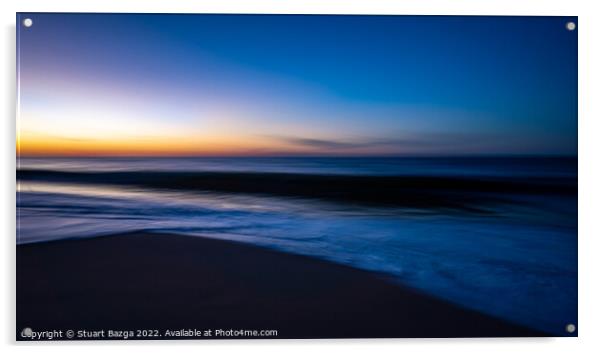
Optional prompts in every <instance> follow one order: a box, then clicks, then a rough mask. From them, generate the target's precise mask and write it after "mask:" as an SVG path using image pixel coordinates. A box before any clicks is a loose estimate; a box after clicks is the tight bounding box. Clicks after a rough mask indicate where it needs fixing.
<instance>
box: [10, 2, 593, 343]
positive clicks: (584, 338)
mask: <svg viewBox="0 0 602 354" xmlns="http://www.w3.org/2000/svg"><path fill="white" fill-rule="evenodd" d="M0 6H1V7H2V11H1V12H0V16H1V18H2V31H3V36H2V40H3V46H2V66H1V68H2V75H1V76H0V77H2V78H3V84H2V95H1V96H0V97H1V99H2V107H4V117H3V118H4V119H3V120H2V133H3V134H4V135H3V137H2V143H1V146H2V154H0V161H1V163H2V167H3V169H2V176H1V178H2V183H1V184H0V185H1V187H2V188H1V193H2V198H1V200H2V204H1V206H0V208H1V210H0V217H1V218H2V219H1V220H2V225H3V226H4V228H3V230H4V233H3V234H2V235H1V237H2V242H1V243H0V244H1V245H2V246H1V247H2V254H0V257H1V258H2V263H1V264H2V266H3V267H2V273H1V274H2V285H3V286H2V287H1V288H2V291H1V292H0V296H1V297H2V301H1V304H2V306H3V307H4V308H3V311H2V312H1V313H2V314H3V318H2V320H1V321H0V337H1V338H2V340H1V343H2V345H3V346H5V347H7V348H3V349H7V350H8V351H9V352H13V351H15V352H16V351H18V352H21V351H27V352H29V351H41V352H44V353H65V352H67V353H71V352H74V353H79V352H81V351H82V350H86V351H90V352H91V353H95V352H98V353H100V352H104V351H105V350H106V349H111V350H112V351H113V350H117V351H118V352H121V351H123V352H126V351H131V350H132V349H134V348H133V347H132V346H145V348H144V350H145V351H147V352H149V353H155V352H163V351H167V350H177V351H183V352H188V351H190V352H193V351H194V352H195V353H198V352H199V351H203V352H204V351H207V350H216V349H217V350H219V351H224V350H225V351H227V352H228V351H232V352H234V351H236V352H238V351H245V352H250V353H266V352H267V353H269V352H274V353H281V352H282V351H284V350H286V351H287V352H289V353H291V354H292V353H302V352H303V353H304V352H306V351H309V350H329V351H330V350H344V351H345V352H351V353H361V352H364V351H366V350H378V351H379V352H380V351H382V352H391V353H393V352H395V353H399V352H400V351H406V352H408V353H428V352H443V351H445V352H448V353H463V354H466V353H483V352H486V353H504V354H507V353H509V352H511V351H517V350H522V351H526V350H528V351H529V352H530V353H563V354H564V353H569V352H571V353H573V352H581V351H586V350H591V349H593V348H594V347H595V345H596V344H598V343H599V342H600V337H601V335H600V334H599V333H598V332H599V331H600V329H601V328H602V326H600V324H599V318H600V316H599V315H600V314H601V313H600V305H599V304H600V301H601V299H602V296H601V295H602V294H601V291H600V290H601V286H600V281H599V280H598V279H599V278H600V274H598V273H599V271H598V270H600V269H602V262H601V261H600V259H602V257H601V256H600V254H599V253H600V252H601V250H602V247H601V246H602V244H601V241H600V239H601V238H602V232H601V231H602V228H601V227H600V222H599V219H600V213H601V212H602V208H596V207H597V206H599V203H597V201H599V200H600V199H601V198H602V196H601V195H600V194H601V193H600V191H601V190H602V189H601V188H600V187H599V183H601V181H602V173H601V172H602V171H601V169H600V161H601V160H602V158H601V157H600V153H602V146H601V145H602V144H601V143H600V142H601V141H602V139H600V137H599V136H600V134H602V129H601V128H602V124H601V123H600V121H601V120H602V114H601V113H602V112H601V110H600V102H601V101H602V98H600V95H601V93H602V89H601V88H600V82H601V79H602V77H601V67H602V52H601V49H600V45H599V44H598V43H597V42H602V40H601V38H602V36H601V34H602V32H601V27H602V25H601V24H602V18H601V15H600V14H601V13H602V11H600V9H597V8H596V6H595V2H594V1H591V2H588V1H578V0H572V1H568V0H565V1H556V0H547V1H541V0H539V1H538V0H407V1H396V0H362V1H360V0H345V1H326V0H322V1H318V0H304V1H299V0H288V1H287V0H260V1H252V0H246V1H245V0H221V1H215V0H214V1H206V0H196V1H193V0H180V1H176V0H161V1H141V0H111V1H108V0H104V1H103V0H87V1H81V2H72V1H68V0H53V1H44V0H21V1H18V2H17V1H12V0H10V1H6V0H5V1H3V2H1V5H0ZM46 11H47V12H61V11H64V12H154V13H163V12H165V13H173V12H176V13H178V12H189V13H331V14H336V13H341V14H343V13H345V14H412V15H419V14H432V15H562V16H579V23H578V26H579V29H578V30H579V92H580V94H579V325H578V326H579V338H559V339H438V340H427V339H400V340H311V341H309V340H305V341H301V340H295V341H289V340H269V341H265V340H257V341H207V342H188V341H180V342H151V343H148V342H120V343H114V342H94V343H93V345H88V347H87V348H85V349H84V348H82V345H84V344H89V343H81V342H79V343H54V344H52V345H44V346H42V345H37V344H33V345H31V344H15V342H14V334H15V328H14V299H15V294H14V289H15V283H14V282H15V277H14V240H15V239H14V237H15V236H14V235H15V182H14V181H15V180H14V174H13V173H14V172H13V171H14V169H15V119H14V117H15V114H16V106H15V102H16V97H15V12H46ZM171 346H175V347H176V348H174V349H171V348H170V347H171Z"/></svg>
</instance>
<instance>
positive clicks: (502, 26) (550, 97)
mask: <svg viewBox="0 0 602 354" xmlns="http://www.w3.org/2000/svg"><path fill="white" fill-rule="evenodd" d="M24 18H31V19H32V20H33V26H32V27H30V28H25V27H23V26H18V27H19V28H18V47H19V52H18V57H19V90H20V91H19V93H20V99H21V106H20V112H21V116H20V128H19V129H20V130H19V134H18V138H19V139H18V140H19V144H20V147H21V151H22V152H23V153H24V154H28V153H29V154H44V153H47V154H49V155H52V154H58V155H61V154H80V155H86V154H101V155H102V154H107V155H113V154H115V155H122V154H126V155H127V154H134V155H145V154H148V155H157V154H160V155H474V154H529V155H533V154H535V155H538V154H544V155H547V154H563V155H566V154H576V152H577V30H575V31H568V30H567V29H566V23H567V22H568V21H573V22H576V18H570V17H451V16H317V15H312V16H302V15H286V16H270V15H125V14H113V15H111V14H19V15H18V23H20V22H21V20H22V19H24Z"/></svg>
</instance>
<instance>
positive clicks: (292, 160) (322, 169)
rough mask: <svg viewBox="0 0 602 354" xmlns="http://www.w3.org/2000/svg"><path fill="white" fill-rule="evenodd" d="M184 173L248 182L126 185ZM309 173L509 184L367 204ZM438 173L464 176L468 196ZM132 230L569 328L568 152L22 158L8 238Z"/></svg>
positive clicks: (572, 235) (573, 164)
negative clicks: (344, 273)
mask: <svg viewBox="0 0 602 354" xmlns="http://www.w3.org/2000/svg"><path fill="white" fill-rule="evenodd" d="M57 173H58V174H57ZM182 174H187V175H186V176H189V177H187V178H189V179H190V178H192V179H194V176H204V177H203V178H209V179H211V178H215V179H223V178H225V177H224V176H229V175H232V176H235V177H232V178H234V179H232V178H231V179H228V181H232V180H234V181H238V180H240V181H239V182H237V185H238V184H244V188H238V187H237V188H232V189H230V188H223V187H221V184H219V183H217V182H219V181H216V183H212V184H211V186H208V187H207V188H204V187H203V186H204V185H203V183H199V184H197V185H195V187H194V188H187V187H186V186H187V185H178V186H176V185H173V186H170V185H169V183H167V184H166V183H161V184H160V185H159V186H158V185H157V184H153V183H137V182H135V181H134V182H132V180H136V178H138V177H136V176H143V177H144V178H146V179H152V178H153V176H155V175H160V176H173V181H174V184H176V183H179V182H178V181H179V179H178V178H180V179H181V176H182ZM258 174H259V175H261V176H272V175H275V176H279V177H277V178H271V177H270V179H269V180H266V181H268V182H269V183H270V184H273V185H278V178H283V179H287V180H288V181H289V182H287V183H288V184H287V188H286V191H285V192H284V193H283V192H282V188H280V189H279V188H277V186H264V185H262V182H261V178H259V179H258V178H255V179H253V181H254V182H252V183H251V182H245V179H247V180H248V176H257V175H258ZM126 175H127V176H128V177H127V178H122V179H120V178H121V177H120V176H126ZM91 176H98V177H97V178H92V177H91ZM131 176H134V177H131ZM179 176H180V177H179ZM299 176H301V177H302V178H301V177H299ZM308 176H310V177H308ZM311 176H319V177H320V178H321V179H319V181H321V182H319V183H321V184H320V188H321V189H324V188H326V189H328V183H330V184H331V185H332V186H333V188H334V187H335V186H336V187H338V188H339V189H340V188H341V187H340V186H341V185H343V184H339V185H336V184H337V180H338V179H340V180H341V181H349V180H350V179H349V178H350V177H352V178H353V181H355V180H356V179H359V180H362V178H364V177H369V178H373V179H371V181H372V182H371V183H376V184H378V183H381V182H379V181H380V179H379V178H383V181H391V180H396V178H399V180H400V181H402V182H399V183H401V184H403V181H404V178H410V179H412V181H416V180H418V181H420V179H421V178H425V179H429V180H431V181H432V180H435V181H441V182H440V183H439V182H437V183H438V184H437V191H436V194H437V195H444V196H445V198H448V199H449V198H451V199H454V198H460V199H462V200H463V201H464V198H462V197H463V196H464V194H466V193H473V191H471V190H470V186H471V185H473V182H474V185H478V183H481V182H482V181H486V182H487V183H493V185H494V186H497V185H498V184H499V183H502V184H503V185H504V186H506V187H504V188H499V189H496V188H495V187H493V188H486V190H479V192H478V193H480V194H479V195H486V197H487V198H486V200H487V203H484V204H483V205H469V206H470V208H460V209H458V208H454V207H449V208H448V207H429V203H409V204H408V203H404V201H403V195H404V192H403V191H402V192H400V195H401V197H400V201H399V203H373V202H368V203H364V201H365V200H370V198H369V196H370V193H371V190H370V188H368V189H366V190H362V191H359V192H358V191H354V193H355V194H358V193H361V196H362V198H363V199H358V200H346V199H344V198H343V199H342V198H330V197H329V194H328V193H322V194H320V195H319V196H318V197H316V196H314V195H313V194H312V193H307V191H306V190H307V188H308V187H307V186H302V185H299V187H298V190H299V191H303V192H302V193H301V192H300V193H296V190H297V189H296V188H297V187H296V184H295V183H296V182H295V181H297V180H299V181H303V182H299V183H300V184H301V183H307V181H308V180H310V181H314V179H312V178H314V177H311ZM325 176H326V177H325ZM109 177H110V178H109ZM144 178H143V179H144ZM295 178H297V179H295ZM315 178H318V177H315ZM153 181H154V180H153ZM168 181H169V179H168ZM274 181H276V182H274ZM290 181H293V182H290ZM374 181H376V182H374ZM446 181H464V182H466V181H468V182H466V183H464V184H462V186H464V185H467V186H468V187H466V188H467V189H466V190H467V191H468V192H465V191H464V189H457V184H453V183H452V184H450V187H449V188H446V185H447V184H446V183H447V182H446ZM492 181H493V182H492ZM506 181H510V182H509V184H508V183H506ZM227 183H230V182H227ZM245 183H246V184H245ZM311 183H318V182H311ZM345 183H348V182H345ZM353 183H355V182H353ZM383 183H384V182H383ZM387 183H388V182H387ZM413 183H414V185H416V182H413ZM418 183H419V182H418ZM454 183H455V182H454ZM504 183H506V184H504ZM222 184H223V183H222ZM249 184H250V185H249ZM214 185H219V186H220V188H214V187H215V186H214ZM360 185H362V184H360ZM418 185H419V184H418ZM517 185H518V186H522V187H521V188H514V186H517ZM291 186H292V187H291ZM325 186H326V187H325ZM429 186H430V185H429ZM508 186H510V187H508ZM525 186H526V187H525ZM539 186H544V187H545V188H543V189H541V188H539ZM172 187H173V188H172ZM272 187H273V188H272ZM309 188H310V187H309ZM375 188H380V187H379V186H378V185H376V186H375ZM426 188H431V187H426ZM463 188H464V187H463ZM255 190H256V191H255ZM426 192H429V191H426ZM409 193H410V192H409ZM420 193H422V192H418V193H417V194H416V193H412V198H414V199H415V198H416V195H418V196H420ZM366 195H367V196H368V197H365V196H366ZM408 195H409V194H408ZM324 196H325V197H324ZM479 200H480V199H478V198H477V199H475V198H472V199H470V198H469V199H467V201H466V203H468V204H471V203H472V204H479ZM370 201H372V200H370ZM475 210H478V211H479V212H475ZM132 231H146V232H150V233H153V232H156V233H173V234H184V235H190V236H198V237H209V238H215V239H226V240H233V241H239V242H244V243H250V244H253V245H257V246H261V247H267V248H271V249H275V250H279V251H282V252H288V253H294V254H302V255H307V256H310V257H315V258H319V259H324V260H328V261H332V262H336V263H340V264H345V265H348V266H351V267H355V268H359V269H363V270H368V271H373V272H376V273H378V274H381V275H383V276H384V278H386V279H388V280H389V281H392V282H395V283H398V284H399V285H401V286H405V287H411V288H414V289H416V290H418V291H421V292H423V293H426V294H428V295H431V296H434V297H437V298H439V299H442V300H445V301H448V302H451V303H454V304H456V305H459V306H462V307H466V308H470V309H473V310H477V311H480V312H483V313H486V314H489V315H492V316H495V317H498V318H502V319H505V320H507V321H510V322H513V323H517V324H521V325H524V326H527V327H530V328H534V329H538V330H541V331H545V332H547V333H550V334H552V335H562V334H564V333H565V332H564V331H565V328H566V326H567V325H568V324H576V323H577V241H578V235H577V158H576V157H529V156H496V157H416V158H409V157H354V158H351V157H349V158H346V157H332V158H328V157H237V158H235V157H231V158H209V157H203V158H201V157H194V158H193V157H181V158H174V157H170V158H167V157H157V158H150V157H145V158H126V157H120V158H107V157H90V158H25V157H22V158H19V159H18V161H17V244H27V243H35V242H49V241H53V240H60V239H70V238H86V237H99V236H105V235H113V234H122V233H127V232H132ZM349 296H353V294H349ZM403 320H404V319H400V321H403Z"/></svg>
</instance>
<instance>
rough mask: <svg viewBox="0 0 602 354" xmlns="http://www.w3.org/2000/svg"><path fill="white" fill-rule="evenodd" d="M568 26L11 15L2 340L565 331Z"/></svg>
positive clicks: (550, 20)
mask: <svg viewBox="0 0 602 354" xmlns="http://www.w3.org/2000/svg"><path fill="white" fill-rule="evenodd" d="M577 31H578V27H577V18H574V17H480V16H471V17H464V16H457V17H454V16H335V15H327V16H326V15H168V14H162V15H158V14H156V15H153V14H61V13H20V14H18V15H17V53H18V66H17V68H18V98H19V103H18V112H19V113H18V117H17V119H18V123H17V127H18V131H17V161H18V164H17V166H18V167H17V183H18V191H17V240H16V243H17V298H16V300H17V309H16V314H17V326H16V329H17V333H16V338H17V339H18V340H48V339H52V340H69V339H75V340H77V339H161V340H168V339H192V338H196V339H233V338H258V339H259V338H261V339H270V338H271V339H275V338H356V337H361V338H366V337H368V338H372V337H482V336H486V337H500V336H504V337H506V336H519V337H523V336H529V337H530V336H534V337H537V336H576V335H577V330H578V321H577Z"/></svg>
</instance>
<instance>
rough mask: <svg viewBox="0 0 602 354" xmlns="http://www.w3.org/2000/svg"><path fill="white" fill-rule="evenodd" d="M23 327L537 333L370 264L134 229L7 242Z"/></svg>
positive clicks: (307, 334) (297, 334)
mask: <svg viewBox="0 0 602 354" xmlns="http://www.w3.org/2000/svg"><path fill="white" fill-rule="evenodd" d="M25 327H29V328H33V329H34V330H36V331H40V330H63V331H66V330H69V329H71V330H86V331H98V330H105V331H108V330H113V331H123V330H132V331H136V330H157V331H158V333H160V334H161V336H163V335H164V333H165V331H167V330H171V331H174V330H194V329H196V330H206V329H212V330H213V331H215V330H230V329H234V330H238V329H246V330H277V335H272V336H271V338H351V337H360V338H365V337H400V336H401V337H473V336H478V337H481V336H495V337H503V336H542V335H544V333H542V332H538V331H535V330H531V329H527V328H525V327H521V326H517V325H513V324H510V323H508V322H505V321H502V320H499V319H495V318H493V317H490V316H487V315H484V314H481V313H478V312H476V311H471V310H467V309H463V308H461V307H458V306H456V305H452V304H450V303H447V302H445V301H441V300H437V299H435V298H433V297H430V296H428V295H425V294H423V293H421V292H419V291H416V290H413V289H410V288H406V287H401V286H399V285H396V284H393V283H392V282H390V281H388V280H387V276H385V275H381V274H378V273H373V272H367V271H362V270H358V269H354V268H350V267H347V266H344V265H338V264H334V263H330V262H327V261H322V260H318V259H314V258H310V257H305V256H299V255H292V254H287V253H282V252H277V251H274V250H270V249H268V248H261V247H256V246H252V245H248V244H242V243H237V242H232V241H223V240H214V239H209V238H202V237H194V236H180V235H171V234H152V233H142V232H134V233H129V234H122V235H113V236H105V237H97V238H89V239H80V240H61V241H51V242H42V243H35V244H26V245H19V246H17V329H18V332H19V331H20V330H21V329H22V328H25ZM172 333H173V332H172ZM214 333H215V332H214ZM225 333H227V332H225ZM17 337H19V334H17ZM186 338H191V337H186ZM196 338H202V337H196ZM212 338H220V339H229V338H247V337H245V336H236V337H229V336H227V335H224V336H221V337H212ZM18 339H22V338H18ZM80 339H83V338H80ZM134 339H136V338H134ZM138 339H166V338H163V337H153V338H138Z"/></svg>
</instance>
